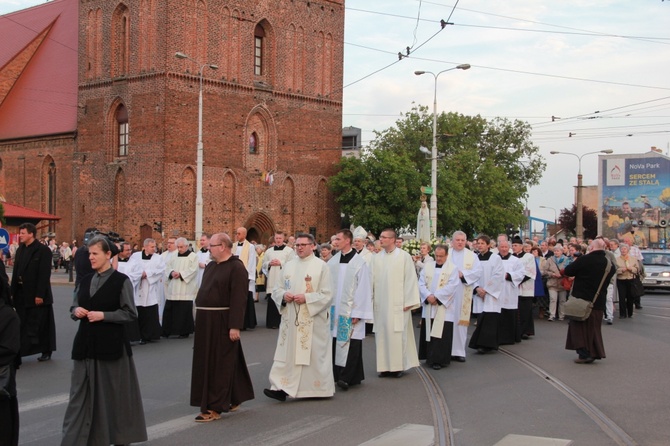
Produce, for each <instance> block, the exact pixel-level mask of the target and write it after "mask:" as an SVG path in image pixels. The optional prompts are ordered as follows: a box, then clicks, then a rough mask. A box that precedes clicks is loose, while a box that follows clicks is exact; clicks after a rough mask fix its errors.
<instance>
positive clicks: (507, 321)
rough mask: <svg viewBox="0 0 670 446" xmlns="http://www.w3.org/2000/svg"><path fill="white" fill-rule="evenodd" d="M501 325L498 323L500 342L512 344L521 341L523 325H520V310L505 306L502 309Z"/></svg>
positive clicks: (501, 343) (500, 343)
mask: <svg viewBox="0 0 670 446" xmlns="http://www.w3.org/2000/svg"><path fill="white" fill-rule="evenodd" d="M498 320H499V321H500V325H498V344H499V345H512V344H514V343H516V342H521V326H520V325H519V310H517V309H514V310H510V309H507V308H503V309H502V310H501V311H500V318H499V319H498Z"/></svg>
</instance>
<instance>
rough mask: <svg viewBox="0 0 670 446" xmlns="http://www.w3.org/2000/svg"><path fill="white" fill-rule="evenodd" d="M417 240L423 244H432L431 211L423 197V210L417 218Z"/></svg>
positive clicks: (421, 209)
mask: <svg viewBox="0 0 670 446" xmlns="http://www.w3.org/2000/svg"><path fill="white" fill-rule="evenodd" d="M416 238H417V240H420V241H422V242H430V210H429V209H428V205H427V204H426V198H425V197H421V208H420V209H419V214H418V215H417V217H416Z"/></svg>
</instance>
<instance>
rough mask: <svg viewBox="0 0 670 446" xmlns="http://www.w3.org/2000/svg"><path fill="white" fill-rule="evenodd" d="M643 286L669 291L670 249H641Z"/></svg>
mask: <svg viewBox="0 0 670 446" xmlns="http://www.w3.org/2000/svg"><path fill="white" fill-rule="evenodd" d="M642 257H643V259H642V263H643V264H644V270H645V273H646V274H647V276H646V277H645V278H644V280H643V281H642V285H644V287H645V288H648V289H652V290H658V289H664V290H668V291H670V251H642Z"/></svg>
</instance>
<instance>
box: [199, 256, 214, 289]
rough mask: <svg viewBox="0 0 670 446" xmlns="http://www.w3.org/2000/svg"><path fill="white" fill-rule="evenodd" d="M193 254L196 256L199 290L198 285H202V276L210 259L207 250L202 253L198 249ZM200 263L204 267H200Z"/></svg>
mask: <svg viewBox="0 0 670 446" xmlns="http://www.w3.org/2000/svg"><path fill="white" fill-rule="evenodd" d="M195 254H196V255H197V256H198V288H200V284H201V283H202V275H203V274H205V267H206V266H207V264H208V263H209V262H211V261H212V258H211V257H210V255H209V249H208V250H207V251H205V252H202V249H199V250H198V252H196V253H195ZM201 263H203V264H204V265H205V266H203V267H200V264H201Z"/></svg>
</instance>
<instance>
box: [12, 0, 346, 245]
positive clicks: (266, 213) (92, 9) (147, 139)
mask: <svg viewBox="0 0 670 446" xmlns="http://www.w3.org/2000/svg"><path fill="white" fill-rule="evenodd" d="M49 7H50V8H52V14H53V13H54V12H55V10H56V9H57V7H61V8H62V9H63V11H62V12H66V10H67V11H70V13H72V10H73V9H74V10H76V11H75V12H76V18H75V19H74V20H75V22H74V23H78V32H77V35H76V38H75V40H74V42H73V43H72V44H71V45H68V46H66V48H69V53H68V56H69V57H70V58H72V56H73V55H72V54H71V52H72V51H76V55H75V57H74V60H75V62H74V65H71V66H68V70H70V71H71V70H74V76H73V75H72V73H71V72H70V73H69V75H68V76H66V77H68V78H72V77H74V78H75V79H76V80H75V82H76V86H75V89H74V91H75V94H76V101H74V102H73V103H72V104H70V107H69V108H68V109H67V110H66V113H69V114H73V115H74V122H75V125H74V128H71V129H70V130H69V132H64V133H62V134H60V135H58V136H55V135H53V134H51V135H49V134H46V135H45V134H41V135H40V134H39V131H37V132H36V133H35V134H33V135H28V134H25V132H24V134H21V133H19V134H9V133H4V134H3V131H2V125H1V124H0V156H1V157H2V161H3V164H4V166H5V167H6V166H7V164H11V166H12V167H14V168H12V169H11V170H9V169H6V168H4V169H2V171H1V172H0V173H1V174H2V179H0V186H2V187H3V190H5V191H6V192H5V195H6V197H7V199H8V201H9V200H11V201H13V202H18V203H19V204H25V205H27V206H32V207H35V208H37V209H41V210H44V211H45V212H49V213H52V214H57V215H59V216H60V217H61V218H62V221H61V223H60V224H59V225H58V231H57V232H58V233H61V232H67V233H70V235H71V237H72V238H74V237H75V236H80V235H81V234H82V233H83V231H84V229H85V228H86V227H98V228H101V229H104V230H113V231H115V232H118V233H119V234H120V235H121V236H122V237H124V238H126V239H128V240H133V241H139V240H141V239H143V238H145V237H149V236H153V237H158V238H159V237H160V235H159V234H157V233H156V232H155V231H154V226H156V225H155V224H154V222H161V224H162V229H163V233H164V234H165V235H168V234H169V235H173V234H175V235H179V236H184V237H186V238H188V239H191V240H192V239H193V238H194V235H195V234H194V229H195V198H196V144H197V141H198V93H199V90H200V75H199V73H200V70H201V67H202V66H203V65H216V66H217V67H218V69H212V68H210V67H208V66H206V67H204V69H203V72H202V79H203V83H202V90H203V130H202V135H203V144H204V172H203V215H204V218H203V231H204V232H210V233H211V232H218V231H229V232H230V231H233V230H234V229H235V228H236V227H239V226H245V227H246V228H247V229H248V234H249V235H248V237H249V239H251V240H258V241H263V242H265V241H266V240H267V237H268V236H269V235H270V234H272V233H273V232H274V231H275V230H278V229H283V230H285V231H288V232H311V233H313V234H314V235H315V236H316V237H317V238H318V239H325V238H327V237H329V235H330V234H332V233H334V232H335V230H336V229H337V228H338V227H339V211H338V210H337V209H336V207H335V204H334V199H333V197H332V196H331V194H330V193H329V191H328V188H327V187H326V181H327V179H328V177H329V176H330V175H332V174H334V173H335V169H336V163H337V162H338V160H339V158H340V156H341V141H342V139H341V138H342V133H341V112H342V65H343V33H344V2H343V0H332V1H329V0H323V1H320V2H305V1H280V2H277V1H272V0H259V1H257V2H242V1H237V2H234V1H226V0H209V1H207V2H205V1H202V0H160V1H159V0H132V1H108V0H104V1H103V0H87V1H82V2H78V1H76V0H58V1H54V2H51V3H47V4H45V5H41V6H39V7H35V8H30V9H28V10H24V11H20V12H19V13H15V14H12V16H13V17H12V18H13V19H14V20H19V19H20V20H21V21H22V22H23V23H24V24H25V23H27V22H30V20H34V19H31V18H30V15H31V14H32V15H39V14H37V12H35V11H38V12H39V10H40V9H41V8H49ZM43 15H48V14H43ZM61 18H62V14H61V15H59V16H58V17H57V18H55V22H54V24H53V25H51V29H49V30H46V28H44V29H43V30H42V32H43V33H46V36H49V33H50V32H52V31H53V27H54V26H57V25H59V21H60V20H61ZM44 22H45V23H46V20H45V21H44ZM70 24H71V22H70ZM64 25H65V24H64ZM40 26H41V25H40ZM44 26H45V27H46V26H48V25H44ZM32 28H33V29H34V32H35V33H38V32H39V31H40V27H39V26H37V25H36V26H33V27H32ZM60 32H61V33H62V34H63V35H65V34H67V30H65V29H62V30H60ZM69 38H70V39H71V37H69ZM48 40H49V39H44V41H48ZM61 40H64V37H61ZM34 45H35V46H36V47H37V49H36V50H35V52H34V54H33V56H38V55H39V54H40V52H41V51H42V50H44V51H47V50H48V48H46V47H45V48H40V46H41V45H39V44H38V43H34ZM25 48H26V45H23V49H18V50H16V51H18V52H19V53H21V51H25ZM176 52H181V53H184V54H186V55H188V56H189V57H190V58H191V59H192V60H189V59H178V58H176V57H175V53H176ZM194 61H195V62H194ZM0 63H2V62H1V59H0ZM32 63H33V62H30V61H28V62H26V66H25V68H24V70H23V73H19V74H18V76H17V77H16V78H15V81H14V82H15V83H21V82H23V81H24V80H25V79H22V78H23V76H24V74H25V73H26V72H27V71H26V70H29V69H30V68H31V67H30V65H31V64H32ZM45 65H46V64H45ZM34 71H37V70H34ZM46 81H47V83H45V84H33V85H32V87H31V88H33V89H34V88H38V87H40V86H41V87H42V88H45V89H49V88H52V89H56V88H57V87H56V86H55V83H54V82H51V83H49V82H48V79H46ZM10 95H11V93H10ZM17 106H20V104H18V105H17ZM33 106H34V107H39V104H33ZM4 107H5V104H3V103H0V118H1V117H2V116H3V115H2V113H3V108H4ZM5 111H11V110H5ZM21 157H24V158H23V162H24V163H25V166H24V169H25V171H26V172H27V173H26V175H27V176H26V178H27V181H26V183H31V184H27V188H28V189H23V190H22V188H21V184H22V182H21V172H22V170H21V167H22V165H21V162H22V161H21V160H22V158H21ZM50 169H51V170H53V171H54V173H53V179H50V177H49V175H50V174H49V172H50ZM36 174H37V175H36ZM45 181H46V182H47V183H48V182H49V181H53V192H52V194H53V195H54V196H53V197H51V198H50V196H49V190H47V189H49V186H48V184H47V185H46V187H45V184H44V183H45ZM33 182H34V183H36V185H35V186H34V187H35V189H34V190H31V192H30V193H28V194H27V197H26V203H22V202H21V198H22V194H23V193H24V191H25V190H30V188H31V187H33V184H32V183H33ZM10 197H11V198H10ZM49 201H53V203H54V206H53V207H52V208H49V207H48V206H47V208H45V203H47V205H48V202H49ZM66 237H67V236H66ZM68 238H69V237H68Z"/></svg>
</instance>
